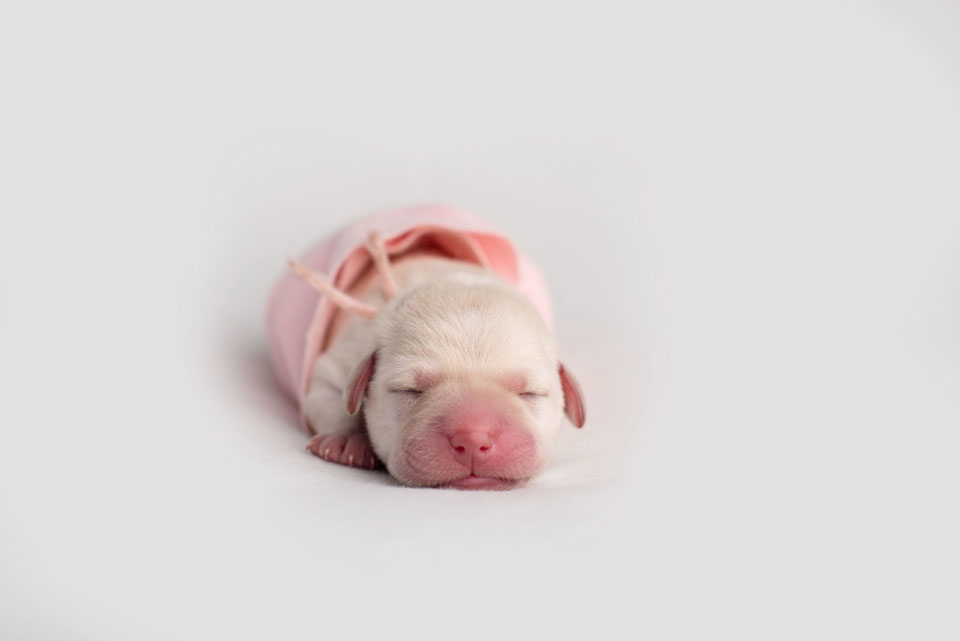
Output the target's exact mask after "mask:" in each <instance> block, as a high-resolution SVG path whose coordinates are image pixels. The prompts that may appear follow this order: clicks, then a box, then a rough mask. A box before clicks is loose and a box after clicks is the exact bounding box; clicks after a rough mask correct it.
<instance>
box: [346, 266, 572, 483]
mask: <svg viewBox="0 0 960 641" xmlns="http://www.w3.org/2000/svg"><path fill="white" fill-rule="evenodd" d="M384 312H385V313H383V312H382V313H381V319H382V320H381V321H380V326H379V337H380V341H379V345H380V346H379V347H378V349H377V350H376V351H374V352H373V353H372V354H371V355H370V356H369V357H367V358H366V359H364V361H363V362H361V363H360V364H359V365H358V366H357V367H356V369H355V370H354V373H353V375H352V376H351V379H350V384H349V385H348V387H347V389H346V390H345V398H346V405H347V411H348V412H350V413H354V412H356V411H357V409H358V407H359V406H360V404H361V403H362V404H363V407H364V417H365V419H366V424H367V430H368V432H369V435H370V440H371V442H372V444H373V448H374V450H375V451H376V453H377V455H378V456H379V457H380V460H382V461H383V462H384V463H385V464H386V466H387V469H388V470H389V472H390V473H391V474H392V475H393V476H394V477H396V478H397V479H399V480H400V481H402V482H404V483H406V484H408V485H417V486H453V487H460V488H473V489H505V488H509V487H512V486H515V485H517V484H520V483H522V482H524V481H526V480H527V479H529V478H530V477H531V476H532V475H533V474H535V473H536V472H537V471H538V470H540V469H541V468H542V467H543V466H544V465H545V464H546V462H547V459H548V457H549V454H550V451H551V449H552V446H553V443H554V441H555V439H556V436H557V433H558V431H559V429H560V427H561V424H562V422H563V416H564V412H565V411H566V414H567V416H568V417H569V418H570V420H571V421H572V422H573V423H574V424H576V425H577V426H578V427H579V426H580V425H582V424H583V403H582V399H581V395H580V392H579V389H578V388H577V385H576V382H575V381H574V380H573V378H572V377H571V376H570V375H569V373H568V372H566V371H565V370H564V369H563V367H562V365H560V364H559V360H558V359H557V349H556V345H555V343H554V340H553V338H552V337H551V335H550V333H549V331H548V329H547V327H546V326H545V324H544V323H543V320H542V319H541V318H540V316H539V314H537V312H536V310H535V309H534V308H533V306H532V305H531V304H530V303H529V301H527V299H526V298H524V297H523V296H522V295H521V294H519V293H517V292H515V291H513V290H512V289H510V288H508V287H506V286H500V285H493V284H464V283H458V282H446V281H440V282H432V283H428V284H425V285H422V286H420V287H418V288H416V289H414V290H412V291H410V292H409V293H407V294H406V295H405V296H403V297H402V298H401V299H398V300H396V301H395V302H394V304H393V305H391V307H390V308H389V309H387V310H384Z"/></svg>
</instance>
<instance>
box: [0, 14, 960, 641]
mask: <svg viewBox="0 0 960 641" xmlns="http://www.w3.org/2000/svg"><path fill="white" fill-rule="evenodd" d="M3 13H4V18H3V20H2V21H0V72H2V76H0V77H2V82H3V94H4V98H3V100H2V102H0V116H2V117H0V170H2V176H3V180H2V188H0V637H2V638H4V639H98V640H99V639H123V640H126V639H171V638H175V639H231V640H237V639H262V638H281V637H282V638H285V639H307V638H318V637H322V636H326V635H330V634H335V635H350V636H354V637H360V638H371V637H373V636H378V637H381V638H384V637H385V638H390V637H395V638H422V639H429V638H441V637H442V638H448V637H451V636H456V638H458V639H472V638H488V637H490V636H491V635H495V636H499V637H506V638H520V637H522V636H528V637H537V638H540V637H545V636H548V635H549V636H551V637H558V638H586V637H589V638H625V637H630V638H641V637H642V638H651V639H683V638H737V639H769V638H778V639H790V638H803V639H806V638H811V637H814V636H816V637H817V638H844V639H848V638H866V637H869V638H923V639H939V638H943V639H956V638H957V637H958V635H960V618H958V614H957V608H956V606H957V603H958V599H960V583H958V581H957V576H958V574H960V553H958V550H957V540H958V539H960V518H958V510H957V505H958V489H960V472H958V468H957V460H958V455H960V433H958V427H960V337H958V336H960V332H958V328H960V188H958V184H960V180H958V179H960V5H957V4H956V3H954V2H950V1H948V0H943V1H940V2H936V1H929V0H919V1H911V2H907V1H906V0H901V1H893V0H890V1H883V2H880V1H876V2H868V1H864V0H859V1H852V0H851V1H848V0H830V1H822V2H821V1H816V0H814V1H803V2H800V1H794V0H783V1H780V2H776V3H772V2H760V1H749V0H731V1H728V2H692V1H672V2H666V1H664V2H642V3H641V2H632V3H627V2H623V3H608V2H591V3H586V2H579V3H576V2H574V3H547V2H510V3H500V2H486V3H472V4H457V3H440V2H409V3H386V2H380V3H376V2H374V3H352V4H346V3H337V4H334V3H310V4H307V3H304V4H294V3H285V2H278V3H270V4H265V3H262V4H259V5H257V4H251V3H216V2H191V3H177V2H172V3H163V4H159V3H155V4H152V5H146V4H142V3H135V4H130V3H106V2H93V3H79V4H78V3H54V4H53V5H47V6H41V5H39V4H36V3H19V4H16V5H13V6H8V7H6V9H5V10H4V12H3ZM423 202H447V203H451V204H456V205H458V206H461V207H464V208H467V209H471V210H473V211H475V212H477V213H479V214H481V215H483V216H485V217H487V218H489V219H491V220H493V221H494V222H495V223H496V224H498V225H499V226H500V227H501V228H503V229H504V230H505V231H506V232H507V233H508V234H510V235H511V236H512V237H513V238H514V239H515V241H516V242H517V244H518V245H519V246H520V247H522V248H523V250H524V251H525V252H526V253H528V254H529V255H530V256H532V257H533V258H534V259H535V260H536V261H537V262H538V263H539V264H540V266H541V267H542V268H543V270H544V272H545V273H546V274H547V277H548V279H549V282H550V286H551V289H552V293H553V297H554V302H555V306H556V316H557V331H558V335H559V340H560V344H561V347H562V351H563V358H564V360H565V361H566V362H567V364H568V365H569V366H570V367H571V368H572V369H573V370H574V371H575V372H576V374H577V376H578V377H579V378H580V381H581V383H582V384H583V387H584V389H585V393H586V398H587V405H588V422H587V425H586V426H585V427H584V429H583V430H582V431H576V430H574V429H573V428H572V427H570V428H568V429H567V430H565V432H564V435H563V439H562V442H561V445H560V448H559V450H558V452H557V454H556V457H555V460H554V463H553V465H552V466H551V467H550V469H549V470H548V471H547V472H546V473H545V474H544V475H543V476H542V477H540V478H539V479H537V480H536V482H534V483H532V484H531V485H530V486H528V487H526V488H523V489H519V490H515V491H512V492H507V493H468V492H455V491H440V490H412V489H408V488H402V487H399V486H396V485H394V484H393V483H392V482H391V481H390V480H389V479H388V477H387V476H386V475H385V474H373V473H368V472H362V471H358V470H349V469H345V468H341V467H338V466H333V465H329V464H325V463H323V462H321V461H319V460H317V459H315V458H314V457H312V456H310V455H309V454H308V453H306V452H305V451H304V445H305V443H306V440H307V439H306V437H305V436H304V435H303V434H302V433H301V432H299V431H298V429H297V427H296V424H295V420H294V409H293V406H292V404H291V403H290V401H289V400H288V399H286V398H284V397H283V396H282V395H281V394H280V392H279V390H278V388H277V386H276V385H275V383H274V381H273V375H272V372H271V371H270V368H269V364H268V361H267V356H266V345H265V336H264V323H263V316H264V310H265V304H266V295H267V292H268V290H269V288H270V285H271V284H272V282H273V280H274V279H275V278H276V277H277V276H278V275H279V274H280V272H281V270H282V269H283V267H284V261H285V259H286V257H287V256H289V255H292V254H296V253H297V252H299V251H301V250H302V249H305V248H306V247H307V246H308V245H309V244H310V243H311V242H313V241H314V240H316V239H317V238H318V237H320V236H322V235H323V234H325V233H327V232H328V231H330V230H331V229H333V228H334V227H336V226H337V225H339V224H341V223H343V222H344V221H346V220H348V219H350V218H352V217H355V216H358V215H363V214H366V213H369V212H372V211H376V210H379V209H382V208H388V207H394V206H398V205H405V204H411V203H423Z"/></svg>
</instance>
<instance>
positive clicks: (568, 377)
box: [560, 363, 587, 427]
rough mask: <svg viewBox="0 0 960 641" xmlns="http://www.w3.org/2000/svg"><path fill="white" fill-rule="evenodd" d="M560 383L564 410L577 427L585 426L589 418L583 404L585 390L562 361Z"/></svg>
mask: <svg viewBox="0 0 960 641" xmlns="http://www.w3.org/2000/svg"><path fill="white" fill-rule="evenodd" d="M560 385H561V386H562V387H563V412H564V414H566V415H567V418H569V419H570V422H571V423H573V424H574V425H576V426H577V427H583V422H584V421H585V420H586V419H587V411H586V408H584V406H583V392H581V391H580V384H579V383H578V382H577V379H575V378H574V377H573V374H571V373H570V370H568V369H567V368H566V367H564V366H563V363H560Z"/></svg>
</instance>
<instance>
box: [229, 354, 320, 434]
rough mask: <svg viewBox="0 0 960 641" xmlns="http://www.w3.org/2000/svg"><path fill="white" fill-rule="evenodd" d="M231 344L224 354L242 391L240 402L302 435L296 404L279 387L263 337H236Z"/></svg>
mask: <svg viewBox="0 0 960 641" xmlns="http://www.w3.org/2000/svg"><path fill="white" fill-rule="evenodd" d="M231 343H232V344H230V345H228V346H227V353H228V354H229V355H230V362H231V366H232V367H231V369H232V371H233V374H234V375H235V378H236V380H237V382H238V384H239V385H240V386H241V387H242V389H243V391H244V400H245V401H248V402H249V403H250V404H251V405H253V406H254V407H256V408H257V409H259V410H261V411H262V412H263V413H264V414H268V415H270V416H271V417H274V418H279V419H281V420H282V421H283V423H284V424H286V425H287V426H288V427H289V428H290V429H291V430H296V431H297V432H300V433H303V429H302V428H301V427H300V417H299V414H298V412H297V406H296V403H295V401H294V399H293V398H291V397H290V395H289V394H287V393H286V391H285V390H284V389H283V388H282V387H280V383H279V381H277V378H276V376H275V375H274V373H273V363H272V362H271V360H270V353H269V351H268V349H267V345H266V343H265V341H264V339H263V337H261V336H256V337H244V338H240V337H237V338H235V339H234V340H233V341H232V342H231Z"/></svg>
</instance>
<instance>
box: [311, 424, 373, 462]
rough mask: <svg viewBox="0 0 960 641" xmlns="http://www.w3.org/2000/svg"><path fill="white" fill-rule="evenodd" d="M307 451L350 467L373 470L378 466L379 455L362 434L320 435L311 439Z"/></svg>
mask: <svg viewBox="0 0 960 641" xmlns="http://www.w3.org/2000/svg"><path fill="white" fill-rule="evenodd" d="M307 449H308V450H310V451H311V452H313V454H314V455H315V456H319V457H320V458H322V459H323V460H325V461H330V462H331V463H340V464H341V465H349V466H350V467H365V468H367V469H371V470H372V469H373V468H375V467H376V466H377V462H378V461H377V455H376V454H374V453H373V447H371V445H370V439H369V438H367V435H366V434H364V433H362V432H357V431H349V432H335V433H333V434H320V435H318V436H314V437H313V438H312V439H310V442H309V443H308V444H307Z"/></svg>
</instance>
